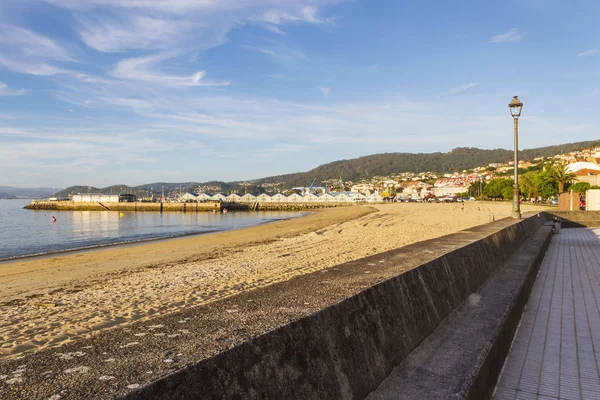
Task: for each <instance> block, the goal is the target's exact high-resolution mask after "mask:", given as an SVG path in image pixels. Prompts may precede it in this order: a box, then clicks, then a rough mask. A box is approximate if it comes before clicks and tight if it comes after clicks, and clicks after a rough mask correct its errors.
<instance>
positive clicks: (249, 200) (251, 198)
mask: <svg viewBox="0 0 600 400" xmlns="http://www.w3.org/2000/svg"><path fill="white" fill-rule="evenodd" d="M240 201H241V202H243V203H254V202H255V201H256V196H254V195H253V194H250V193H246V194H245V195H243V196H242V197H240Z"/></svg>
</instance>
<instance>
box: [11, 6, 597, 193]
mask: <svg viewBox="0 0 600 400" xmlns="http://www.w3.org/2000/svg"><path fill="white" fill-rule="evenodd" d="M599 33H600V2H598V1H596V0H590V1H577V0H575V1H572V2H568V3H565V2H564V1H558V0H520V1H514V0H503V1H481V0H473V1H468V0H455V1H446V0H437V1H433V0H423V1H398V0H127V1H123V0H0V171H1V172H0V186H2V185H5V186H21V187H24V186H28V187H33V186H46V187H67V186H70V185H75V184H78V185H91V186H96V187H102V186H107V185H110V184H117V183H119V184H128V185H140V184H145V183H150V182H157V181H170V182H186V181H199V182H202V181H208V180H224V181H233V180H248V179H256V178H261V177H265V176H271V175H277V174H282V173H289V172H299V171H306V170H309V169H312V168H314V167H316V166H318V165H320V164H323V163H327V162H331V161H335V160H339V159H348V158H354V157H360V156H363V155H369V154H374V153H381V152H437V151H449V150H451V149H453V148H455V147H465V146H467V147H479V148H487V149H491V148H499V147H500V148H508V149H510V148H512V146H513V134H512V128H513V123H512V118H511V117H510V115H509V111H508V107H507V105H508V103H509V101H510V100H511V98H512V96H514V95H518V96H519V98H520V99H521V100H522V101H523V103H524V107H523V114H522V117H521V119H520V132H519V139H520V143H519V145H520V148H532V147H540V146H547V145H554V144H561V143H568V142H575V141H582V140H595V139H600V131H599V129H598V127H599V126H600V113H599V112H598V110H599V109H600V107H599V106H600V80H599V75H600V69H599V67H600V35H599Z"/></svg>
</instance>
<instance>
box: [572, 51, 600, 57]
mask: <svg viewBox="0 0 600 400" xmlns="http://www.w3.org/2000/svg"><path fill="white" fill-rule="evenodd" d="M598 53H600V50H598V49H593V50H588V51H584V52H583V53H579V54H577V57H586V56H592V55H594V54H598Z"/></svg>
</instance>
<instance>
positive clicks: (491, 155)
mask: <svg viewBox="0 0 600 400" xmlns="http://www.w3.org/2000/svg"><path fill="white" fill-rule="evenodd" d="M596 145H600V140H594V141H587V142H576V143H566V144H562V145H558V146H547V147H539V148H536V149H525V150H522V151H521V152H520V155H519V159H521V160H528V161H532V160H533V159H534V158H536V157H551V156H554V155H556V154H564V153H568V152H571V151H575V150H582V149H584V148H588V147H592V146H596ZM512 158H513V152H512V150H506V149H494V150H483V149H478V148H474V147H458V148H456V149H454V150H452V151H450V152H448V153H439V152H438V153H383V154H373V155H370V156H365V157H360V158H354V159H351V160H340V161H334V162H331V163H328V164H323V165H320V166H318V167H317V168H315V169H312V170H310V171H307V172H297V173H293V174H286V175H278V176H271V177H267V178H262V179H258V180H256V181H254V184H255V185H260V184H264V183H276V182H285V187H287V188H290V187H294V186H306V185H309V184H310V183H311V182H312V181H313V179H316V181H317V182H321V181H324V180H326V179H332V178H340V177H341V178H342V179H343V180H344V181H357V180H360V179H369V178H372V177H374V176H386V175H390V174H396V173H399V172H427V171H431V172H437V173H447V172H454V171H462V170H465V169H472V168H475V167H480V166H486V165H488V164H491V163H506V162H508V161H510V160H512ZM163 186H164V187H165V193H172V192H178V191H179V190H180V187H181V191H182V192H192V191H194V189H196V188H197V187H198V186H206V187H218V188H220V189H219V190H217V191H221V192H228V191H230V190H231V189H234V188H236V187H238V186H239V185H238V182H229V183H227V182H218V181H211V182H204V183H200V182H182V183H179V182H177V183H172V182H171V183H170V182H154V183H149V184H145V185H140V186H135V187H131V186H126V185H113V186H109V187H106V188H94V187H92V188H89V189H88V186H71V187H69V188H66V189H64V190H62V191H60V192H58V193H57V196H61V197H62V196H68V195H72V194H77V193H87V192H88V190H89V191H90V192H91V193H111V192H112V193H114V194H120V193H134V194H136V195H138V196H140V197H145V196H147V195H148V194H150V193H151V192H152V193H154V194H158V193H161V191H162V187H163ZM212 192H215V190H212Z"/></svg>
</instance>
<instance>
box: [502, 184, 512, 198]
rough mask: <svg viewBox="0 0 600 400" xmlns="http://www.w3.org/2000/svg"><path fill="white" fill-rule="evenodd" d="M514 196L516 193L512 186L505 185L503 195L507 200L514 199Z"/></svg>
mask: <svg viewBox="0 0 600 400" xmlns="http://www.w3.org/2000/svg"><path fill="white" fill-rule="evenodd" d="M513 196H514V193H513V188H512V187H503V188H502V197H504V199H505V200H512V198H513Z"/></svg>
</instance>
